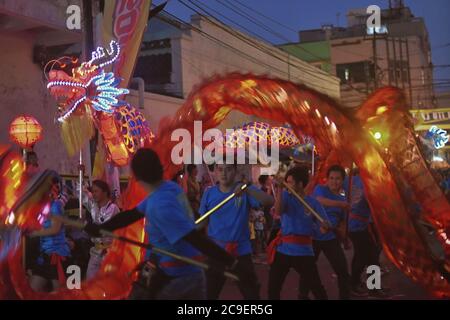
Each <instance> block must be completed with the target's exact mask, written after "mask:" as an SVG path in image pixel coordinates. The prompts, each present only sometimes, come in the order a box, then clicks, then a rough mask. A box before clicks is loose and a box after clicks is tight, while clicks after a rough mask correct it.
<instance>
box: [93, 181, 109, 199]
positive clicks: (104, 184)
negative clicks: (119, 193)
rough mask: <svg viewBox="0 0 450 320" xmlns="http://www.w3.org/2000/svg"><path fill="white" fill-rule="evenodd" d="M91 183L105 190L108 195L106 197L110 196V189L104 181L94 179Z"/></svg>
mask: <svg viewBox="0 0 450 320" xmlns="http://www.w3.org/2000/svg"><path fill="white" fill-rule="evenodd" d="M92 185H94V186H96V187H97V188H99V189H100V190H102V191H103V192H105V193H106V195H107V196H108V198H110V197H111V189H110V188H109V185H108V184H107V183H106V182H105V181H103V180H94V181H92Z"/></svg>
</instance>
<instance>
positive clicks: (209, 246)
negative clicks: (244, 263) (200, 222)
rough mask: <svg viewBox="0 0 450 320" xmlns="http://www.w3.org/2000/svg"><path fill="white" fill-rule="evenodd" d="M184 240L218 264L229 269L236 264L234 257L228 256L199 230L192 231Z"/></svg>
mask: <svg viewBox="0 0 450 320" xmlns="http://www.w3.org/2000/svg"><path fill="white" fill-rule="evenodd" d="M182 239H183V240H185V241H186V242H188V243H189V244H191V245H192V246H193V247H194V248H196V249H197V250H198V251H200V252H201V253H203V254H204V255H205V256H207V257H209V258H211V259H213V260H214V261H216V262H219V263H222V264H223V265H224V266H227V267H229V266H231V265H233V263H234V262H235V259H234V258H233V256H231V255H230V254H228V253H227V252H226V251H225V250H224V249H222V248H221V247H220V246H218V245H217V244H216V243H215V242H214V241H212V240H211V239H210V238H208V237H207V236H205V235H204V234H203V233H202V232H200V231H198V230H192V231H191V232H189V233H188V234H187V235H185V236H184V237H183V238H182Z"/></svg>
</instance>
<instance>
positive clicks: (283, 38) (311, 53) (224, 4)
mask: <svg viewBox="0 0 450 320" xmlns="http://www.w3.org/2000/svg"><path fill="white" fill-rule="evenodd" d="M188 1H190V2H192V1H191V0H188ZM216 1H217V2H218V3H220V4H221V5H223V6H224V7H226V8H228V9H230V10H231V11H233V12H235V13H237V14H238V15H240V16H241V17H244V18H246V19H247V20H249V21H250V22H252V23H253V24H255V25H257V26H259V27H260V28H262V29H264V30H266V31H267V32H269V33H271V34H273V35H275V36H276V37H278V38H279V39H282V40H283V41H288V42H290V39H288V38H286V37H285V36H283V35H282V34H280V33H278V32H276V31H274V30H272V29H270V28H268V27H267V26H265V25H264V24H263V23H262V22H260V21H258V20H257V19H256V18H253V17H251V16H249V15H248V14H246V13H245V12H244V11H241V10H239V8H237V7H233V5H231V7H230V5H229V4H226V3H223V2H222V1H221V0H216ZM205 7H207V6H206V5H205ZM228 20H230V19H228ZM245 30H247V31H249V30H248V29H245ZM249 32H250V31H249ZM272 45H274V44H272ZM292 45H294V46H295V47H297V48H298V49H300V50H302V51H303V52H306V53H307V54H309V55H310V56H312V57H314V58H316V59H317V60H318V61H323V60H324V58H323V57H320V56H318V55H316V54H315V53H313V52H311V51H309V50H308V49H306V48H303V47H302V46H301V45H300V44H292ZM274 46H275V47H277V46H276V45H274ZM283 51H285V52H287V51H286V50H283ZM288 54H289V52H288ZM330 64H331V61H330Z"/></svg>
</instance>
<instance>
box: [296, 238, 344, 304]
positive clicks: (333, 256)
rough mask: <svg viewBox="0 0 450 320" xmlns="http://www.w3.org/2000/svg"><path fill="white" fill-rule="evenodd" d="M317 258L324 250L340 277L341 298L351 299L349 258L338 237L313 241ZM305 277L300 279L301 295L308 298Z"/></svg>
mask: <svg viewBox="0 0 450 320" xmlns="http://www.w3.org/2000/svg"><path fill="white" fill-rule="evenodd" d="M313 248H314V255H315V259H316V261H317V259H318V258H319V255H320V253H321V252H322V251H323V253H324V254H325V257H326V258H327V260H328V262H329V263H330V265H331V267H332V268H333V271H334V272H335V273H336V275H337V277H338V287H339V299H342V300H346V299H350V275H349V274H348V269H347V259H346V258H345V254H344V250H343V249H342V246H341V244H340V243H339V240H338V239H333V240H325V241H318V240H314V241H313ZM304 280H305V279H304V278H303V277H300V281H299V296H300V297H301V298H306V297H307V296H308V293H309V290H308V287H307V286H306V285H305V282H304Z"/></svg>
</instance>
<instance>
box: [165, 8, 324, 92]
mask: <svg viewBox="0 0 450 320" xmlns="http://www.w3.org/2000/svg"><path fill="white" fill-rule="evenodd" d="M164 12H165V14H167V15H168V16H170V17H171V18H172V19H175V20H176V21H177V22H178V23H180V24H182V25H184V26H185V27H189V28H191V29H192V30H193V31H195V32H197V33H199V34H200V35H202V36H203V37H205V38H207V39H209V40H211V41H213V42H215V43H217V44H219V45H221V46H222V47H225V48H227V49H230V50H231V51H233V52H235V53H236V54H238V55H240V56H242V57H244V58H246V59H247V60H249V61H252V62H254V63H256V64H259V65H262V66H265V67H267V68H268V69H270V70H274V71H276V72H280V73H282V74H287V75H289V73H287V72H286V71H284V70H280V69H277V68H275V67H273V66H271V65H268V64H266V63H265V62H263V61H261V60H258V59H256V58H254V57H253V56H250V55H248V54H246V53H245V52H243V51H241V50H239V49H236V48H235V47H233V46H231V45H229V44H227V43H225V42H223V41H221V40H220V39H217V38H215V37H214V36H211V35H210V34H208V33H206V32H204V31H203V30H201V29H199V28H197V27H195V26H194V25H192V24H190V23H187V22H185V21H183V20H181V19H180V18H178V17H176V16H174V15H172V14H171V13H169V12H167V11H164ZM157 18H159V19H160V20H162V21H164V22H166V23H169V24H171V25H173V26H175V27H177V28H179V25H177V24H176V23H175V22H174V21H172V20H170V19H167V18H164V17H163V16H157ZM292 77H293V78H294V79H297V80H299V81H300V83H304V79H301V78H298V77H296V76H292ZM315 87H316V88H321V89H325V90H329V89H330V88H327V87H323V86H320V85H315Z"/></svg>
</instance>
